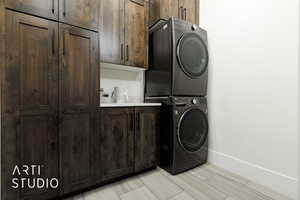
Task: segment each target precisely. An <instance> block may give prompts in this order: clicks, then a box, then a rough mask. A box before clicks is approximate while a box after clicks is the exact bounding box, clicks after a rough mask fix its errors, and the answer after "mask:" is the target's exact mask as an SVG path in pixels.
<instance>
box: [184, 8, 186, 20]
mask: <svg viewBox="0 0 300 200" xmlns="http://www.w3.org/2000/svg"><path fill="white" fill-rule="evenodd" d="M186 13H187V9H186V8H184V20H186Z"/></svg>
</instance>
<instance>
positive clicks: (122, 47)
mask: <svg viewBox="0 0 300 200" xmlns="http://www.w3.org/2000/svg"><path fill="white" fill-rule="evenodd" d="M123 59H124V44H121V60H123Z"/></svg>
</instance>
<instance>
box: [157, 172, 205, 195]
mask: <svg viewBox="0 0 300 200" xmlns="http://www.w3.org/2000/svg"><path fill="white" fill-rule="evenodd" d="M160 173H161V174H163V175H164V176H166V178H168V179H169V180H170V181H172V182H174V183H175V184H176V185H177V186H178V187H180V188H182V189H183V190H184V191H185V192H187V193H188V194H189V195H191V196H192V197H193V198H194V199H197V200H198V199H201V200H210V198H209V197H208V196H206V195H205V194H203V193H202V192H200V191H199V190H197V189H196V188H194V187H192V186H191V185H189V184H187V183H186V182H184V181H183V180H182V179H180V178H179V176H178V175H177V176H172V175H170V174H169V173H168V172H166V171H164V170H160Z"/></svg>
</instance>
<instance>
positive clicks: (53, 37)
mask: <svg viewBox="0 0 300 200" xmlns="http://www.w3.org/2000/svg"><path fill="white" fill-rule="evenodd" d="M52 55H55V30H54V29H53V32H52Z"/></svg>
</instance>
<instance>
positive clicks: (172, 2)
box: [160, 0, 179, 19]
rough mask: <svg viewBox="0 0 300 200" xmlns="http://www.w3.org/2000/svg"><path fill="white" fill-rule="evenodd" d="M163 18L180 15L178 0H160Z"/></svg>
mask: <svg viewBox="0 0 300 200" xmlns="http://www.w3.org/2000/svg"><path fill="white" fill-rule="evenodd" d="M160 15H161V18H164V19H169V18H170V17H172V16H174V17H179V8H178V0H160Z"/></svg>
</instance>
